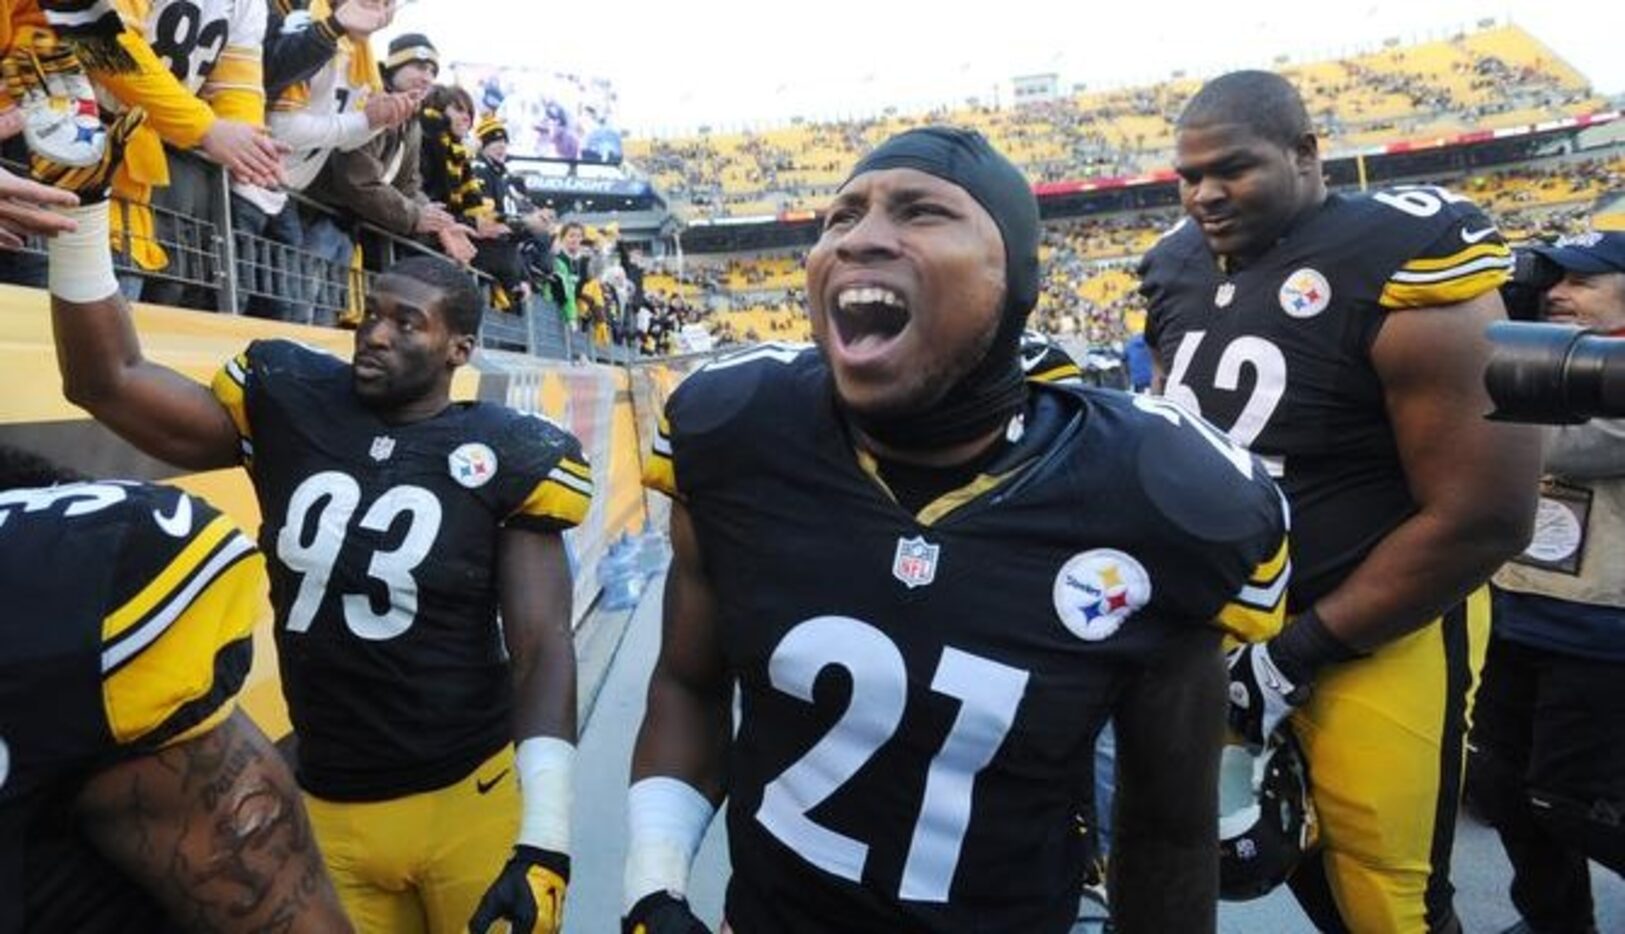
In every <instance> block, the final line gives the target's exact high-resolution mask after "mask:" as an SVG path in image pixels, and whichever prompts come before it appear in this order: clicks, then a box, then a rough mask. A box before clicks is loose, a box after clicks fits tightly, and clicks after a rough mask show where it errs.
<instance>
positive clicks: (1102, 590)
mask: <svg viewBox="0 0 1625 934" xmlns="http://www.w3.org/2000/svg"><path fill="white" fill-rule="evenodd" d="M1054 597H1055V612H1056V614H1057V615H1059V616H1060V617H1061V624H1062V625H1064V626H1066V628H1067V629H1068V630H1070V631H1071V633H1072V634H1073V635H1074V636H1077V637H1078V638H1079V639H1082V640H1083V641H1085V642H1099V641H1100V640H1102V639H1106V638H1109V637H1111V635H1112V634H1113V633H1115V632H1117V630H1118V629H1119V628H1120V627H1121V626H1122V625H1123V622H1124V621H1125V620H1127V619H1128V618H1129V617H1130V616H1132V615H1133V614H1134V612H1135V611H1136V610H1138V609H1139V608H1140V607H1143V606H1145V605H1146V604H1147V603H1148V602H1150V600H1151V575H1149V574H1147V573H1146V572H1145V566H1144V565H1142V564H1140V562H1139V561H1136V560H1135V559H1134V557H1133V556H1131V555H1128V554H1125V553H1123V552H1121V551H1117V550H1116V549H1113V548H1094V549H1091V550H1089V551H1085V552H1081V553H1079V554H1076V555H1073V556H1072V557H1071V558H1070V559H1068V560H1067V562H1066V563H1065V564H1063V565H1061V570H1060V573H1058V574H1056V575H1055V590H1054Z"/></svg>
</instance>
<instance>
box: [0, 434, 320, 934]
mask: <svg viewBox="0 0 1625 934" xmlns="http://www.w3.org/2000/svg"><path fill="white" fill-rule="evenodd" d="M76 481H78V478H75V477H73V476H71V475H69V474H67V473H65V472H64V471H61V470H60V469H58V468H56V467H54V466H53V465H50V464H46V463H44V462H43V461H40V460H39V459H38V458H34V457H32V456H30V455H28V454H26V453H24V452H22V451H20V450H18V449H16V448H10V447H0V593H4V594H5V600H6V611H5V612H4V613H0V932H5V934H15V932H21V931H73V932H76V934H112V932H120V931H156V930H171V929H172V928H171V927H170V926H169V925H170V924H175V925H178V926H179V928H180V929H184V930H188V931H237V932H248V931H264V930H272V929H275V930H279V931H305V932H324V934H325V932H342V931H348V930H350V925H349V923H348V922H347V921H346V920H345V918H344V915H343V913H342V912H341V911H340V909H339V901H338V896H337V895H336V894H335V892H334V891H333V884H332V881H331V880H330V879H329V878H328V876H327V873H326V871H325V870H324V869H323V867H322V860H321V854H320V853H319V852H318V851H317V848H316V842H315V840H314V839H312V837H311V830H310V822H309V819H308V818H307V817H306V814H305V809H304V807H303V806H302V805H301V804H300V800H299V793H298V789H297V786H296V785H295V784H294V781H293V776H292V775H291V774H289V772H288V768H287V766H286V765H285V764H283V761H282V759H281V757H280V756H278V755H277V753H276V751H275V750H274V749H273V748H272V747H271V744H270V743H269V742H268V741H267V740H266V739H265V737H264V736H263V735H262V734H261V733H260V731H259V730H258V729H257V728H256V727H255V726H254V724H253V723H252V722H251V721H250V720H249V719H248V718H247V717H246V716H245V715H243V714H242V713H240V712H238V711H237V710H236V704H235V699H236V696H237V692H238V690H239V689H240V688H241V687H242V683H243V676H244V675H246V674H247V673H248V665H249V660H250V658H251V655H252V653H251V651H250V648H249V635H250V632H251V631H252V629H253V626H254V620H255V618H256V617H257V616H258V614H259V607H260V605H261V600H262V599H263V594H264V589H265V562H264V559H263V558H262V557H261V556H260V554H259V552H258V551H257V550H256V549H255V548H254V546H253V544H252V543H251V542H250V541H249V540H248V539H247V538H245V537H244V536H243V534H242V533H241V532H239V531H238V530H237V528H236V526H234V525H233V524H232V523H231V521H230V520H228V519H226V518H225V517H224V516H222V515H220V514H219V513H218V512H216V511H215V510H214V509H213V508H211V507H210V506H209V505H208V504H207V503H205V502H204V501H203V500H200V499H195V498H193V497H191V496H189V495H187V494H186V493H184V492H181V491H179V490H176V489H173V488H170V487H162V486H151V485H145V484H134V483H95V482H84V481H78V482H76Z"/></svg>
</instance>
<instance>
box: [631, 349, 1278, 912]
mask: <svg viewBox="0 0 1625 934" xmlns="http://www.w3.org/2000/svg"><path fill="white" fill-rule="evenodd" d="M1031 386H1032V401H1031V402H1030V403H1029V407H1028V410H1027V412H1026V416H1025V422H1024V424H1025V431H1024V432H1023V433H1022V435H1021V438H1020V440H1019V441H1017V442H1015V443H1013V444H1012V445H1010V447H1009V449H1008V450H1007V451H1005V452H1004V453H1003V454H1001V455H999V457H998V459H997V460H996V461H995V462H994V463H993V464H992V465H990V466H989V467H987V468H986V469H985V471H984V472H983V474H982V475H981V476H979V477H977V478H975V479H974V480H972V481H971V482H970V483H968V484H967V485H966V486H965V487H963V488H961V489H959V490H955V491H953V492H950V493H948V494H946V495H945V496H943V497H942V498H940V499H938V500H937V501H935V502H933V503H931V504H930V505H928V506H926V507H925V508H924V509H923V510H921V511H920V512H919V513H918V514H911V513H910V512H909V511H908V510H906V509H905V508H903V507H902V506H900V505H899V504H898V503H897V502H896V501H895V500H894V499H893V498H892V497H891V496H890V495H889V493H888V491H887V488H886V487H885V486H884V484H883V483H882V482H881V481H880V480H879V478H878V474H877V472H876V470H875V465H874V464H873V463H872V462H871V461H869V460H867V459H866V458H865V457H863V456H861V455H860V454H858V453H857V452H856V451H855V449H854V447H853V445H852V443H851V442H850V440H849V438H848V435H847V434H846V431H845V428H844V426H843V424H842V422H841V420H840V419H839V417H838V416H837V414H836V410H835V406H834V403H833V398H832V392H833V390H832V388H831V382H830V378H829V373H828V370H827V368H826V367H825V365H824V364H823V362H822V360H821V359H820V358H819V357H818V355H817V353H816V352H815V351H805V352H801V353H797V352H796V351H794V350H792V349H791V348H788V347H783V348H781V347H774V346H771V345H770V346H767V347H764V348H760V349H757V350H753V351H748V352H746V353H744V354H741V355H738V356H736V357H733V358H724V359H722V360H721V361H718V362H717V363H713V364H712V365H711V366H710V367H708V368H706V369H703V370H701V371H699V372H697V373H695V374H693V375H691V376H689V377H688V378H687V379H686V380H685V381H684V382H683V383H682V384H680V385H679V386H678V388H677V390H676V391H675V392H674V393H673V395H672V396H671V398H670V400H669V404H668V405H667V408H666V422H665V423H663V425H662V427H661V435H660V437H659V439H658V440H657V442H656V445H655V456H654V457H653V458H652V459H651V461H650V462H649V465H648V469H647V470H646V476H645V482H646V483H648V484H649V485H650V486H653V487H655V488H658V489H660V490H663V491H665V492H668V493H671V494H673V495H675V496H677V497H680V498H681V499H683V501H684V502H685V504H686V507H687V510H688V514H689V516H690V517H691V518H692V521H693V525H694V529H695V533H696V535H697V537H698V542H699V548H700V552H701V558H702V561H703V563H704V567H705V569H706V575H707V579H708V582H709V584H710V586H711V589H712V593H713V595H714V597H715V600H716V607H717V608H716V627H717V629H716V632H717V638H718V641H719V646H720V650H721V652H722V654H723V657H724V660H725V663H726V667H727V670H728V672H729V673H730V675H731V676H732V677H733V678H734V679H736V680H737V683H738V686H739V691H740V698H741V701H740V703H741V707H740V722H739V728H738V732H737V734H736V736H735V738H734V741H733V743H732V744H731V746H730V751H729V755H730V759H729V763H728V769H727V775H728V788H727V792H728V833H729V843H730V847H731V849H732V855H733V860H732V862H733V868H734V876H733V879H732V881H731V882H730V885H729V891H728V906H727V916H728V919H729V922H730V923H731V924H732V925H733V927H734V928H735V929H736V930H738V931H740V932H741V934H754V932H758V931H774V932H797V931H803V930H805V931H831V930H840V931H874V932H880V931H888V932H890V931H910V930H933V931H984V930H986V931H1024V932H1026V931H1032V932H1041V931H1064V930H1068V929H1070V927H1071V926H1072V923H1073V921H1074V919H1075V917H1076V910H1077V899H1078V895H1079V890H1080V886H1081V884H1082V879H1083V869H1084V867H1083V845H1082V844H1083V840H1082V838H1081V836H1080V835H1079V834H1078V832H1077V829H1076V824H1075V820H1074V817H1075V815H1076V814H1078V813H1079V808H1080V807H1081V805H1082V804H1083V802H1085V801H1086V800H1087V799H1088V797H1089V789H1090V787H1091V782H1092V775H1093V748H1094V738H1095V736H1096V734H1097V733H1098V731H1099V729H1100V726H1101V724H1102V723H1103V722H1104V721H1105V719H1106V718H1107V717H1108V716H1109V714H1110V712H1111V710H1112V708H1113V707H1114V706H1115V705H1116V703H1117V698H1118V696H1119V694H1120V692H1121V691H1122V689H1123V687H1124V685H1125V684H1127V683H1128V681H1129V680H1130V679H1132V678H1134V677H1135V676H1136V675H1137V674H1138V673H1139V671H1140V670H1141V668H1142V666H1144V665H1146V664H1147V663H1149V662H1151V661H1153V660H1154V659H1156V658H1157V657H1158V655H1159V654H1160V653H1161V652H1163V651H1164V650H1166V649H1167V648H1168V647H1169V646H1173V645H1175V644H1182V643H1185V641H1186V640H1211V641H1212V643H1213V645H1214V651H1215V652H1217V642H1218V638H1217V635H1216V634H1215V633H1214V632H1213V628H1212V626H1213V623H1214V622H1215V621H1217V623H1218V625H1219V626H1221V627H1223V628H1226V629H1229V630H1231V631H1233V632H1235V633H1236V634H1238V635H1239V636H1241V637H1243V638H1247V639H1259V638H1265V637H1268V636H1269V635H1272V634H1273V633H1274V632H1275V631H1276V630H1277V629H1278V628H1279V625H1280V622H1281V608H1282V603H1283V596H1282V592H1283V591H1284V589H1285V586H1286V581H1287V579H1288V573H1289V569H1288V563H1287V557H1286V542H1285V515H1284V507H1283V503H1282V501H1281V497H1280V494H1279V492H1278V491H1277V490H1276V488H1275V485H1274V484H1273V483H1272V482H1271V481H1270V480H1269V478H1268V477H1267V476H1266V475H1265V474H1264V471H1263V468H1262V467H1261V466H1260V465H1259V464H1258V463H1257V462H1256V460H1255V459H1254V458H1252V457H1251V456H1250V455H1248V454H1247V453H1246V452H1245V451H1243V450H1241V449H1240V448H1238V447H1235V446H1234V445H1232V444H1231V443H1230V442H1229V441H1227V440H1226V439H1225V438H1224V437H1223V436H1222V435H1220V434H1219V433H1218V432H1216V431H1215V430H1213V429H1212V428H1211V427H1209V426H1207V425H1205V424H1203V423H1201V422H1200V421H1199V420H1196V419H1191V418H1189V417H1188V416H1186V415H1184V414H1183V413H1182V412H1181V411H1180V410H1179V409H1178V408H1177V407H1175V406H1172V405H1169V404H1167V403H1165V402H1163V401H1161V400H1156V399H1133V398H1131V397H1129V396H1127V395H1123V394H1121V393H1115V392H1110V391H1103V390H1095V389H1090V388H1084V387H1068V386H1048V385H1043V384H1039V383H1033V384H1031ZM1220 716H1222V712H1220V711H1215V717H1216V718H1217V717H1220ZM1215 729H1217V720H1216V721H1215Z"/></svg>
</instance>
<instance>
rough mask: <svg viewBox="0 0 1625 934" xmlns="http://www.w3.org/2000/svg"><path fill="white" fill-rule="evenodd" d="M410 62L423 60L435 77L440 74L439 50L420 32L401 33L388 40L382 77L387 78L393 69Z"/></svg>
mask: <svg viewBox="0 0 1625 934" xmlns="http://www.w3.org/2000/svg"><path fill="white" fill-rule="evenodd" d="M412 62H425V63H427V64H428V65H429V66H430V67H431V68H433V69H434V73H435V75H436V76H437V77H438V76H439V74H440V51H439V50H438V49H436V48H435V47H434V43H433V42H430V41H429V37H428V36H425V35H424V34H422V33H420V32H405V33H401V34H400V35H398V36H396V37H395V38H393V39H391V40H389V54H388V55H387V56H385V58H384V64H383V71H384V78H385V79H388V78H389V77H390V76H391V75H392V74H393V73H394V72H395V69H397V68H399V67H401V66H402V65H407V64H410V63H412Z"/></svg>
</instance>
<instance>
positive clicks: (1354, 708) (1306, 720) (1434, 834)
mask: <svg viewBox="0 0 1625 934" xmlns="http://www.w3.org/2000/svg"><path fill="white" fill-rule="evenodd" d="M1489 604H1490V601H1489V592H1488V589H1487V588H1480V589H1479V590H1477V591H1475V592H1474V593H1473V594H1472V595H1471V596H1469V597H1468V598H1467V599H1466V600H1465V601H1463V602H1462V603H1461V604H1458V605H1457V606H1456V607H1454V608H1452V609H1451V610H1450V611H1449V612H1447V613H1446V614H1445V615H1444V616H1442V617H1440V618H1439V619H1438V620H1435V621H1434V622H1432V623H1430V624H1428V625H1427V626H1425V627H1423V628H1422V629H1420V630H1417V631H1416V632H1413V633H1411V634H1410V635H1408V636H1405V637H1404V638H1402V639H1400V640H1398V641H1396V642H1392V643H1389V644H1388V645H1385V646H1383V647H1382V648H1381V649H1379V650H1378V651H1377V652H1376V653H1374V654H1373V655H1371V656H1370V657H1368V658H1364V659H1360V660H1358V661H1354V662H1350V663H1348V664H1344V665H1339V666H1337V667H1336V668H1333V669H1330V670H1329V671H1327V672H1326V673H1325V674H1324V675H1322V676H1321V677H1320V678H1319V679H1318V680H1317V681H1316V683H1315V687H1314V692H1313V693H1312V694H1311V695H1310V698H1309V702H1308V703H1307V704H1305V705H1304V706H1303V708H1302V709H1300V710H1299V711H1297V712H1296V713H1295V714H1294V715H1293V717H1292V726H1293V728H1294V729H1295V731H1296V732H1297V735H1298V738H1299V740H1300V741H1301V742H1302V744H1303V750H1304V754H1305V756H1306V757H1307V759H1308V762H1309V780H1310V784H1311V786H1312V787H1313V791H1314V798H1315V805H1316V807H1317V808H1318V809H1319V813H1320V821H1321V828H1320V841H1321V850H1320V852H1319V854H1318V858H1314V859H1310V860H1307V861H1306V862H1305V864H1304V865H1303V866H1301V867H1300V868H1299V870H1298V872H1297V873H1296V874H1295V875H1294V877H1293V879H1292V888H1293V891H1294V893H1295V894H1296V895H1297V896H1298V900H1299V902H1300V903H1302V904H1303V907H1304V909H1305V910H1306V911H1307V912H1308V913H1309V916H1310V918H1311V920H1313V921H1314V922H1315V923H1316V925H1317V926H1318V927H1320V929H1321V930H1323V931H1331V932H1336V931H1353V932H1358V934H1421V932H1425V931H1448V930H1452V929H1454V928H1453V926H1454V925H1455V924H1456V923H1457V922H1456V920H1455V915H1454V910H1453V908H1452V905H1451V901H1452V895H1453V894H1454V891H1453V889H1452V887H1451V885H1450V850H1451V846H1452V845H1453V844H1454V842H1455V829H1456V809H1457V805H1458V803H1459V802H1460V799H1461V789H1462V769H1463V766H1464V763H1465V756H1466V735H1467V727H1468V721H1469V718H1470V716H1471V713H1472V698H1473V692H1474V690H1475V689H1476V688H1477V686H1478V675H1479V672H1480V670H1482V668H1483V666H1484V651H1485V648H1486V646H1487V645H1488V643H1489V629H1490V605H1489Z"/></svg>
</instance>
